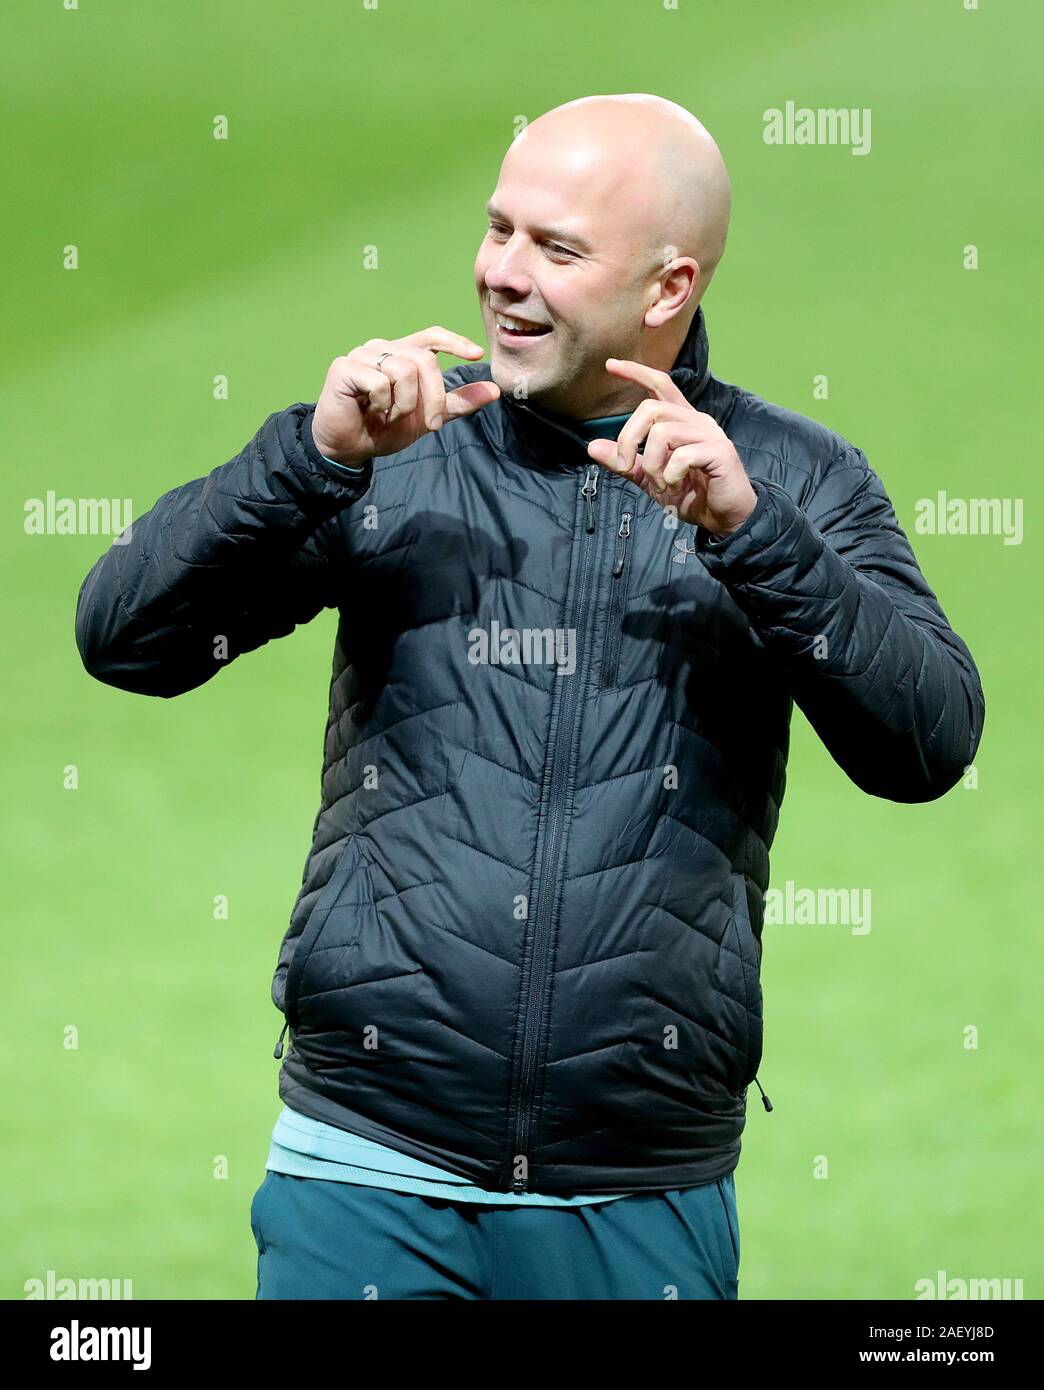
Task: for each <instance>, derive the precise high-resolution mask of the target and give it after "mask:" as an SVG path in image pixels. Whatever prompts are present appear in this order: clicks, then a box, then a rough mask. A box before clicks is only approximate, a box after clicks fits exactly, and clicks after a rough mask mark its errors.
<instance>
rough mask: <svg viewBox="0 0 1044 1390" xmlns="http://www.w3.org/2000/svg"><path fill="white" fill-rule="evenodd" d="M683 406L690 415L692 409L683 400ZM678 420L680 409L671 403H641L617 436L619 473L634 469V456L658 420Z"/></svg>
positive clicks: (653, 401)
mask: <svg viewBox="0 0 1044 1390" xmlns="http://www.w3.org/2000/svg"><path fill="white" fill-rule="evenodd" d="M683 405H684V409H685V411H688V412H690V413H691V410H692V407H691V406H690V405H689V403H688V401H684V400H683ZM679 418H683V417H681V408H680V407H679V406H677V405H676V404H674V403H673V402H668V401H660V400H654V399H649V400H645V401H642V402H641V404H640V405H638V406H637V407H636V409H635V410H634V413H633V414H632V415H631V418H630V419H629V420H628V421H627V423H626V424H625V425H624V427H623V429H622V430H621V431H620V433H619V435H618V436H617V440H616V452H617V453H618V455H619V457H620V472H621V473H628V472H630V470H631V469H632V468H633V467H634V462H635V454H636V453H637V451H638V449H639V448H640V446H641V445H642V443H643V442H644V440H645V436H646V435H647V434H648V433H649V431H650V429H652V427H653V425H654V424H656V422H657V421H658V420H663V419H671V420H677V419H679Z"/></svg>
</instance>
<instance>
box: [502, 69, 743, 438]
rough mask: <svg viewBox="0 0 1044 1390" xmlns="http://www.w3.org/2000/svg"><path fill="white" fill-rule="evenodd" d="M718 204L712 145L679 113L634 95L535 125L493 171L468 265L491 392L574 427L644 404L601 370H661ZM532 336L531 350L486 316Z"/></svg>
mask: <svg viewBox="0 0 1044 1390" xmlns="http://www.w3.org/2000/svg"><path fill="white" fill-rule="evenodd" d="M730 204H731V194H730V188H729V178H728V174H727V172H726V169H725V163H724V161H723V159H722V157H721V152H720V151H719V149H718V147H717V145H716V144H715V143H714V140H713V139H712V138H711V136H710V134H709V133H708V132H707V131H706V130H705V129H704V127H703V126H702V125H701V124H700V123H699V121H698V120H697V119H696V118H695V116H693V115H691V114H690V113H689V112H688V111H686V110H685V109H684V107H681V106H678V105H676V104H675V103H674V102H671V101H666V100H664V99H663V98H662V97H656V96H646V95H642V94H638V95H628V96H593V97H581V98H580V99H579V100H577V101H570V102H567V103H566V104H565V105H564V106H556V107H555V108H554V109H553V110H551V111H548V112H546V113H545V114H544V115H543V116H540V117H539V118H538V119H537V120H535V121H533V122H531V124H530V125H529V126H527V127H526V129H525V130H524V131H523V132H522V133H521V134H520V135H519V136H518V137H517V139H516V140H515V141H514V143H513V144H512V145H511V147H510V149H509V150H508V152H507V154H506V155H505V157H504V162H503V164H502V165H501V169H500V178H499V181H498V183H497V186H496V189H495V190H494V192H493V196H492V198H491V199H490V204H489V208H488V212H489V228H488V231H487V233H486V236H485V238H484V240H483V242H482V244H481V246H480V247H479V251H478V255H477V257H476V259H475V285H476V288H477V290H478V293H479V299H480V301H481V305H482V314H483V318H484V320H485V325H486V332H487V334H488V337H489V344H490V357H491V365H492V376H493V380H494V381H495V382H496V383H497V384H498V385H499V386H500V387H501V389H502V390H503V391H504V392H505V393H506V394H514V393H515V392H516V390H517V387H518V383H519V382H520V381H523V382H524V383H525V391H526V395H527V397H528V399H529V400H531V401H532V402H534V403H535V404H537V405H541V406H544V407H545V408H547V409H549V410H553V411H557V412H559V413H560V414H563V415H568V416H572V417H574V418H576V419H591V418H594V417H596V416H599V415H609V414H617V413H623V412H624V411H629V410H631V409H633V407H634V406H635V405H637V403H638V402H639V401H640V400H641V399H643V396H644V393H643V392H642V391H641V390H640V388H637V387H635V386H634V385H633V384H632V383H630V382H625V381H621V380H620V379H619V378H617V377H613V376H611V375H610V374H609V373H608V372H607V371H606V369H605V360H606V358H607V357H620V358H629V359H632V360H634V361H637V362H644V363H646V364H647V365H649V366H651V367H656V368H658V369H660V370H661V371H668V370H670V368H671V367H672V366H673V365H674V360H675V358H676V356H677V354H678V350H679V348H680V347H681V345H682V343H683V342H684V340H685V336H686V333H687V331H688V328H689V324H690V323H691V321H692V318H693V315H694V314H695V312H696V307H697V305H698V304H699V302H700V299H701V298H702V296H703V293H704V291H705V290H706V288H707V285H708V284H709V282H710V278H711V276H712V275H713V274H714V269H715V267H716V266H717V264H718V261H719V260H720V259H721V256H722V253H723V252H724V250H725V238H726V234H727V231H728V225H729V209H730ZM500 314H504V315H507V316H508V317H512V316H514V317H516V318H517V319H518V320H525V321H527V322H529V323H533V324H537V325H539V326H540V327H541V328H542V329H543V330H544V331H543V332H542V333H541V334H540V335H538V336H524V335H519V334H516V333H512V332H511V331H510V330H507V331H506V330H505V329H504V328H503V327H502V326H498V315H500Z"/></svg>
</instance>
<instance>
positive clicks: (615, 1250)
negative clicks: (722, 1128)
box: [250, 1171, 740, 1299]
mask: <svg viewBox="0 0 1044 1390" xmlns="http://www.w3.org/2000/svg"><path fill="white" fill-rule="evenodd" d="M250 1224H251V1229H252V1230H253V1233H254V1239H255V1242H256V1244H257V1251H258V1260H257V1297H258V1298H276V1299H282V1298H315V1299H374V1298H418V1299H444V1298H465V1299H610V1298H614V1299H615V1298H620V1299H653V1298H655V1299H681V1298H684V1299H700V1298H733V1299H734V1298H737V1297H738V1278H739V1250H740V1246H739V1225H738V1222H737V1218H736V1192H735V1182H734V1175H733V1174H732V1173H730V1174H728V1175H727V1176H726V1177H723V1178H718V1179H717V1180H716V1181H714V1182H710V1183H706V1184H702V1185H700V1186H698V1187H685V1188H678V1189H676V1190H674V1191H669V1192H656V1193H650V1194H643V1195H636V1196H632V1197H620V1198H617V1199H616V1200H615V1201H612V1202H598V1203H592V1204H591V1205H590V1206H577V1207H517V1206H515V1207H512V1206H485V1205H481V1204H478V1203H475V1202H453V1201H444V1200H442V1199H440V1198H434V1197H420V1196H415V1195H413V1194H412V1193H406V1192H390V1191H387V1190H385V1189H383V1188H377V1187H363V1186H357V1185H356V1184H354V1183H345V1182H331V1181H329V1180H327V1179H323V1178H298V1177H293V1176H291V1175H290V1174H288V1173H276V1172H272V1171H268V1172H266V1175H265V1178H264V1181H263V1182H262V1183H261V1186H260V1187H259V1188H258V1189H257V1191H256V1192H255V1193H254V1198H253V1201H252V1202H251V1206H250Z"/></svg>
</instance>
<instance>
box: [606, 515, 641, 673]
mask: <svg viewBox="0 0 1044 1390" xmlns="http://www.w3.org/2000/svg"><path fill="white" fill-rule="evenodd" d="M631 505H633V504H632V503H631V500H630V498H629V497H628V496H627V494H626V493H624V495H623V497H622V498H621V501H620V507H621V511H620V525H619V528H618V529H617V532H616V535H617V545H616V558H615V560H614V561H613V583H612V587H611V589H610V590H609V615H608V617H607V618H606V628H605V650H604V654H603V656H602V689H603V690H604V689H606V688H607V687H608V686H611V685H615V684H616V672H617V667H618V665H619V661H620V643H621V641H622V639H623V632H622V631H621V627H620V624H621V623H622V621H623V612H622V610H623V601H624V595H625V593H626V591H627V573H626V571H627V569H628V567H629V566H628V561H629V560H630V558H631V546H630V544H629V541H630V535H631V522H632V521H633V519H634V513H633V512H632V511H631V510H630V507H631Z"/></svg>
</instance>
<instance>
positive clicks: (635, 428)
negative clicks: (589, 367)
mask: <svg viewBox="0 0 1044 1390" xmlns="http://www.w3.org/2000/svg"><path fill="white" fill-rule="evenodd" d="M605 365H606V368H607V369H608V370H609V371H610V372H611V373H612V374H613V376H619V377H623V378H624V379H625V380H626V381H634V382H637V383H638V385H639V386H644V387H645V389H646V390H647V391H650V392H651V393H652V397H651V399H649V400H645V401H642V403H641V405H639V406H638V408H637V409H636V410H635V412H634V414H633V415H632V416H631V418H630V419H629V420H628V421H627V423H626V425H624V427H623V429H622V430H621V431H620V437H619V438H618V439H617V440H616V442H615V443H614V442H613V441H612V440H611V439H592V440H591V442H590V444H588V446H587V452H588V454H589V455H590V456H591V458H593V459H594V461H595V462H596V463H601V464H604V465H605V466H606V467H607V468H609V469H610V470H611V471H612V472H613V473H622V474H624V476H625V477H628V478H630V479H631V481H632V482H634V483H637V485H638V486H639V487H640V488H641V489H642V491H643V492H647V493H648V494H649V496H650V497H651V498H652V499H653V500H654V501H655V502H659V504H660V506H661V507H669V506H673V507H676V508H677V511H678V515H679V517H680V518H681V519H682V521H685V522H690V523H694V524H695V525H697V526H702V527H703V528H704V530H707V531H710V532H711V533H712V534H713V535H716V536H724V535H728V533H729V532H730V531H735V530H737V528H738V527H740V526H742V525H743V523H744V521H746V519H747V517H748V516H750V514H751V512H752V511H753V510H754V508H755V506H756V505H757V500H758V497H757V493H756V492H755V491H754V489H753V488H752V487H751V485H750V481H749V479H748V478H747V474H746V472H745V470H744V468H743V464H742V463H741V462H740V457H739V455H738V454H737V453H736V450H735V449H734V448H733V447H732V444H731V442H730V440H729V438H728V436H727V435H726V434H725V432H724V431H723V430H722V429H721V428H720V426H719V425H718V424H717V423H716V422H715V421H714V420H712V419H711V417H710V416H709V415H704V414H702V413H701V412H700V411H698V410H696V409H694V408H693V407H692V406H691V405H690V404H689V402H688V401H687V400H686V399H685V397H684V396H683V395H682V393H681V392H680V391H679V390H678V388H677V386H675V384H674V382H673V381H672V380H671V378H670V377H669V376H668V375H667V373H666V372H658V371H657V370H656V369H655V368H654V367H647V366H645V365H644V364H643V363H641V362H626V361H621V360H620V359H619V358H616V357H610V358H608V359H607V360H606V364H605ZM643 440H644V442H645V448H644V452H643V453H642V454H638V452H637V450H638V447H639V446H640V445H641V444H642V441H643Z"/></svg>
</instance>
